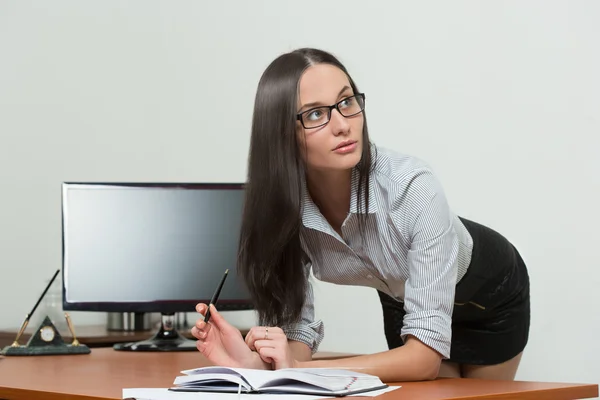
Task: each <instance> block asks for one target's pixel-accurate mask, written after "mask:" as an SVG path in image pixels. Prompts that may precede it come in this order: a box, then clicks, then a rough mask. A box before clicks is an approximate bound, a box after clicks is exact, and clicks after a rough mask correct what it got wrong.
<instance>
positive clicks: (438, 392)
mask: <svg viewBox="0 0 600 400" xmlns="http://www.w3.org/2000/svg"><path fill="white" fill-rule="evenodd" d="M343 356H344V355H342V354H339V353H319V354H318V357H319V358H336V357H343ZM205 365H208V363H207V361H206V359H205V358H204V357H203V356H202V355H200V353H198V352H179V353H137V352H121V351H115V350H113V349H111V348H98V349H92V353H91V354H87V355H72V356H35V357H32V356H30V357H19V356H11V357H0V399H8V400H24V399H27V400H36V399H44V400H58V399H61V400H98V399H121V398H122V390H123V388H135V387H146V388H151V387H170V386H171V385H172V383H173V380H174V379H175V377H176V376H177V375H178V374H179V371H181V370H184V369H190V368H196V367H201V366H205ZM398 385H401V386H402V388H400V389H397V390H395V391H393V392H390V393H387V394H384V395H383V396H381V399H383V400H391V399H416V398H418V399H422V400H429V399H466V398H468V399H471V400H472V399H495V400H498V399H517V398H518V399H523V400H527V399H536V400H550V399H552V400H554V399H583V398H590V397H597V396H598V385H589V384H562V383H541V382H502V381H497V382H496V381H482V380H470V379H439V380H435V381H429V382H408V383H400V384H398ZM352 398H354V397H352Z"/></svg>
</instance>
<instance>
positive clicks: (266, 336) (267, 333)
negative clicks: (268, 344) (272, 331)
mask: <svg viewBox="0 0 600 400" xmlns="http://www.w3.org/2000/svg"><path fill="white" fill-rule="evenodd" d="M268 338H269V328H265V340H267V339H268Z"/></svg>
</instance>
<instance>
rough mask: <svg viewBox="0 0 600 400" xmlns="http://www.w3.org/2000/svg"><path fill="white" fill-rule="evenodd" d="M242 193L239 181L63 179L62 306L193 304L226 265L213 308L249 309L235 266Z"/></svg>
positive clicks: (205, 297)
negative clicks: (160, 181) (66, 181)
mask: <svg viewBox="0 0 600 400" xmlns="http://www.w3.org/2000/svg"><path fill="white" fill-rule="evenodd" d="M243 201H244V189H243V185H242V184H143V183H136V184H110V183H102V184H100V183H64V184H63V191H62V206H63V295H64V296H63V307H64V309H65V310H79V311H108V312H111V311H112V312H162V313H170V312H184V311H194V307H195V305H196V304H197V303H198V302H205V303H208V301H209V300H210V298H211V297H212V295H213V293H214V291H215V289H216V288H217V286H218V285H219V282H220V281H221V278H222V277H223V274H224V273H225V270H227V269H228V270H229V273H228V278H227V280H226V282H225V285H224V286H223V289H222V291H221V295H220V297H219V301H218V307H219V309H221V310H232V309H251V308H252V306H251V301H250V299H249V298H250V296H249V294H248V291H247V290H246V287H245V285H244V284H243V283H242V282H241V279H239V278H238V276H237V274H236V257H237V251H238V246H239V234H240V225H241V218H242V209H243Z"/></svg>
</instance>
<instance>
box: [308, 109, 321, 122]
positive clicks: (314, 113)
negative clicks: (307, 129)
mask: <svg viewBox="0 0 600 400" xmlns="http://www.w3.org/2000/svg"><path fill="white" fill-rule="evenodd" d="M322 117H323V112H322V111H321V110H315V111H312V112H310V113H309V114H308V119H310V120H312V121H314V120H317V119H319V118H322Z"/></svg>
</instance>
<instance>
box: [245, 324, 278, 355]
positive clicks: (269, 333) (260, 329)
mask: <svg viewBox="0 0 600 400" xmlns="http://www.w3.org/2000/svg"><path fill="white" fill-rule="evenodd" d="M283 338H285V340H286V342H287V337H286V336H285V333H284V332H283V329H281V328H278V327H274V326H255V327H253V328H251V329H250V331H249V332H248V334H247V335H246V339H245V341H246V344H247V345H248V347H249V348H250V350H256V345H255V342H256V341H257V340H281V339H283Z"/></svg>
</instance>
